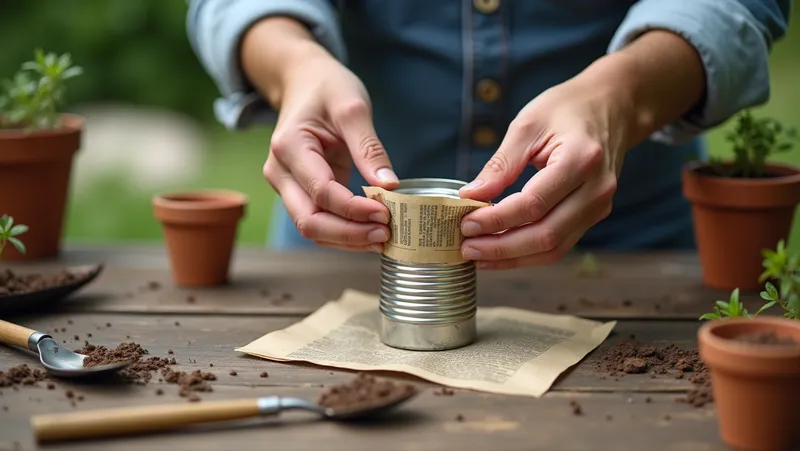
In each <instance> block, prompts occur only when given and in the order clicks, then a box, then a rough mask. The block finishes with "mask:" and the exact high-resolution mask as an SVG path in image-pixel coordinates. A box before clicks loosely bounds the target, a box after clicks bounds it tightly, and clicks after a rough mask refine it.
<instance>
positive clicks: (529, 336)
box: [236, 290, 616, 398]
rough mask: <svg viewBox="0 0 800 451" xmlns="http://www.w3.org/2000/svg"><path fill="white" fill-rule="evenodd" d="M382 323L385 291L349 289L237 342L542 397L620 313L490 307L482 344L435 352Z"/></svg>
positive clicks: (483, 316)
mask: <svg viewBox="0 0 800 451" xmlns="http://www.w3.org/2000/svg"><path fill="white" fill-rule="evenodd" d="M378 325H379V312H378V297H377V296H376V295H374V294H369V293H364V292H360V291H355V290H347V291H345V292H344V294H343V295H342V296H341V298H339V300H336V301H330V302H328V303H326V304H325V305H324V306H322V307H321V308H320V309H319V310H317V311H316V312H314V313H313V314H311V315H309V316H308V317H306V318H305V319H303V320H302V321H300V322H298V323H295V324H293V325H291V326H289V327H288V328H286V329H283V330H278V331H274V332H271V333H269V334H267V335H265V336H263V337H261V338H259V339H257V340H255V341H253V342H252V343H249V344H247V345H246V346H244V347H241V348H237V349H236V350H237V351H240V352H244V353H247V354H250V355H253V356H257V357H261V358H265V359H269V360H276V361H300V362H310V363H313V364H317V365H322V366H329V367H338V368H347V369H352V370H361V371H369V370H382V371H397V372H403V373H407V374H411V375H414V376H417V377H420V378H423V379H426V380H429V381H431V382H435V383H438V384H442V385H446V386H450V387H455V388H465V389H473V390H479V391H486V392H492V393H501V394H509V395H521V396H532V397H537V398H538V397H540V396H541V395H543V394H544V393H545V392H547V390H549V389H550V386H551V385H552V384H553V382H554V381H555V380H556V378H557V377H558V376H559V375H560V374H561V373H563V372H564V371H565V370H567V369H568V368H569V367H570V366H572V365H574V364H575V363H577V362H579V361H580V360H581V359H583V358H584V357H585V356H586V354H588V353H589V352H591V351H592V350H593V349H594V348H596V347H597V346H599V345H600V344H601V343H602V342H603V341H604V340H605V339H606V338H607V337H608V335H609V334H610V333H611V330H612V329H613V328H614V326H615V325H616V321H610V322H606V323H600V322H595V321H590V320H586V319H582V318H577V317H574V316H570V315H551V314H542V313H536V312H532V311H528V310H522V309H516V308H508V307H483V308H479V309H478V313H477V327H478V340H477V341H476V342H475V343H474V344H472V345H470V346H466V347H463V348H460V349H454V350H449V351H432V352H420V351H405V350H401V349H396V348H392V347H389V346H386V345H384V344H383V343H382V342H381V341H380V338H379V335H378V327H379V326H378Z"/></svg>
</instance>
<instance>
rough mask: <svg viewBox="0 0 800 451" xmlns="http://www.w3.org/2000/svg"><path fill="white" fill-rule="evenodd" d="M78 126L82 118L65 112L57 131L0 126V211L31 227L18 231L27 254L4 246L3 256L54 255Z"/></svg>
mask: <svg viewBox="0 0 800 451" xmlns="http://www.w3.org/2000/svg"><path fill="white" fill-rule="evenodd" d="M83 126H84V118H82V117H80V116H75V115H69V114H65V115H62V127H61V128H59V129H57V130H43V131H25V130H0V215H2V214H8V215H9V216H13V217H14V223H16V224H25V225H27V226H28V227H29V228H30V229H29V230H28V232H26V233H25V234H24V235H22V236H20V239H21V240H22V241H23V242H24V243H25V247H26V249H27V250H26V253H25V254H24V255H23V254H20V253H19V252H18V251H17V250H16V249H14V247H13V246H6V248H5V250H4V251H3V256H2V259H3V260H37V259H46V258H54V257H56V256H58V254H59V251H60V250H61V239H62V234H63V224H64V216H65V211H66V207H67V199H68V193H69V185H70V177H71V173H72V162H73V157H74V156H75V153H76V152H77V151H78V149H79V148H80V144H81V135H82V132H83Z"/></svg>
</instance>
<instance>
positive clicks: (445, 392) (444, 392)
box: [433, 387, 456, 396]
mask: <svg viewBox="0 0 800 451" xmlns="http://www.w3.org/2000/svg"><path fill="white" fill-rule="evenodd" d="M455 393H456V392H455V391H453V390H452V389H449V388H447V387H440V388H437V389H436V390H434V391H433V394H434V395H436V396H453V395H454V394H455Z"/></svg>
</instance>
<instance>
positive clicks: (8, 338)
mask: <svg viewBox="0 0 800 451" xmlns="http://www.w3.org/2000/svg"><path fill="white" fill-rule="evenodd" d="M34 332H36V331H35V330H33V329H28V328H27V327H22V326H17V325H16V324H13V323H9V322H6V321H3V320H0V342H3V343H6V344H9V345H14V346H19V347H22V348H25V349H28V337H30V336H31V334H33V333H34Z"/></svg>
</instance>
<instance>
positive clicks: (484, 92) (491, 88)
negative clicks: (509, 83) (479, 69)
mask: <svg viewBox="0 0 800 451" xmlns="http://www.w3.org/2000/svg"><path fill="white" fill-rule="evenodd" d="M475 91H476V93H477V95H478V98H479V99H481V100H483V101H484V102H486V103H494V102H497V99H499V98H500V85H499V84H498V83H497V82H496V81H494V80H490V79H484V80H481V81H479V82H478V84H477V85H476V86H475Z"/></svg>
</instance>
